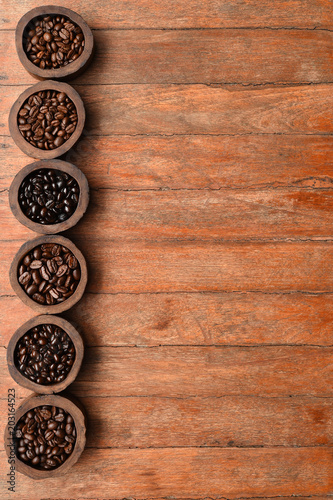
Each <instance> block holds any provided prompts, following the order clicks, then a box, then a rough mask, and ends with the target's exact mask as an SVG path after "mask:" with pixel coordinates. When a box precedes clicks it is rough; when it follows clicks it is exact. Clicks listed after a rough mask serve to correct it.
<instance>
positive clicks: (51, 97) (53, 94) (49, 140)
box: [17, 52, 78, 196]
mask: <svg viewBox="0 0 333 500" xmlns="http://www.w3.org/2000/svg"><path fill="white" fill-rule="evenodd" d="M61 53H62V52H61ZM63 94H64V92H60V93H58V92H57V91H56V90H41V91H40V92H37V93H36V94H32V95H30V96H29V97H28V98H27V99H26V101H25V102H24V103H23V105H22V107H21V109H20V110H19V112H18V118H17V124H18V128H19V130H20V132H21V134H22V136H23V137H24V138H25V140H26V141H28V142H30V144H32V145H33V146H34V147H36V146H37V147H38V148H40V149H46V150H50V149H56V148H59V147H60V146H61V145H62V144H63V143H64V142H66V141H67V140H68V139H69V138H70V137H71V135H72V134H73V132H74V131H75V129H76V126H77V122H78V116H77V111H76V107H75V105H74V103H73V101H72V100H71V99H70V98H69V97H68V96H67V95H66V94H65V99H63ZM59 95H60V96H61V101H60V100H59ZM24 110H28V111H29V114H26V113H24V114H23V111H24ZM28 191H29V189H28ZM31 194H36V193H31V191H30V195H31ZM26 196H28V194H27V195H26Z"/></svg>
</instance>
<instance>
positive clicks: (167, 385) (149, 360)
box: [73, 346, 333, 397]
mask: <svg viewBox="0 0 333 500" xmlns="http://www.w3.org/2000/svg"><path fill="white" fill-rule="evenodd" d="M332 362H333V349H332V348H330V347H327V348H314V347H267V346H266V347H258V348H257V347H256V348H232V347H230V348H228V347H225V348H216V347H215V348H214V347H156V348H149V349H144V348H141V349H138V348H124V347H117V348H110V347H103V348H99V347H96V348H94V347H91V348H88V349H87V355H86V360H85V364H84V366H83V367H82V370H81V372H80V375H79V377H78V379H77V380H76V381H75V382H74V384H73V389H74V388H75V391H76V394H77V395H78V396H87V395H94V396H95V395H98V396H113V395H117V396H120V395H121V396H132V395H144V396H145V395H154V396H171V397H173V396H175V397H179V396H180V397H181V396H183V395H184V394H185V395H187V396H205V397H211V396H214V397H215V396H224V395H246V394H252V395H266V396H281V395H283V396H285V395H289V394H294V395H295V394H298V395H313V396H328V397H332V395H333V393H332V385H331V384H332V382H333V373H332ZM101 367H102V368H101ZM105 380H108V381H110V384H104V383H103V381H105Z"/></svg>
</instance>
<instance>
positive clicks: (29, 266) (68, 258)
mask: <svg viewBox="0 0 333 500" xmlns="http://www.w3.org/2000/svg"><path fill="white" fill-rule="evenodd" d="M36 257H38V259H37V258H36ZM17 279H18V282H19V284H20V285H21V287H22V288H23V290H24V291H25V292H26V293H27V295H29V296H30V297H31V298H32V299H33V300H34V301H35V302H37V303H38V304H42V305H44V304H47V305H53V304H58V303H60V302H64V301H65V300H67V299H68V298H69V297H70V296H71V295H73V293H74V292H75V290H76V288H77V286H78V284H79V282H80V279H81V269H80V264H79V262H78V260H77V258H76V257H75V255H73V253H72V252H71V251H70V250H68V248H66V247H63V246H61V245H57V244H54V243H47V244H43V245H40V246H38V247H36V248H34V249H33V250H31V251H30V252H29V253H28V254H27V255H26V256H25V257H24V258H23V259H22V261H21V262H20V263H19V266H18V275H17Z"/></svg>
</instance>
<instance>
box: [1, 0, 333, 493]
mask: <svg viewBox="0 0 333 500" xmlns="http://www.w3.org/2000/svg"><path fill="white" fill-rule="evenodd" d="M34 6H35V4H33V3H32V2H31V1H30V0H24V1H22V2H12V1H9V0H3V1H2V5H1V7H2V12H1V14H2V15H1V16H0V17H1V18H0V50H1V48H2V50H1V52H2V64H1V68H0V78H1V80H0V164H1V168H0V229H1V234H0V267H1V272H0V322H1V329H0V346H1V348H0V366H1V367H2V369H1V373H2V377H1V379H0V388H1V389H0V392H1V394H0V419H1V422H2V423H1V425H2V426H3V425H4V424H5V423H6V419H7V401H6V396H7V390H8V388H9V387H14V388H15V389H16V395H17V403H19V402H20V400H21V399H22V398H23V397H24V396H26V395H27V394H28V391H26V390H24V389H21V388H19V387H17V385H16V384H14V382H13V381H12V380H11V379H10V378H9V374H8V372H7V370H6V369H5V364H6V363H5V357H6V349H5V347H6V346H7V343H8V341H9V338H10V336H11V334H12V333H13V332H14V330H15V329H16V328H18V327H19V326H20V325H21V324H22V323H23V322H24V321H26V320H27V319H28V318H30V317H32V316H33V315H34V313H33V312H32V311H30V310H29V309H28V308H27V307H26V306H24V305H23V304H22V303H21V302H20V301H19V299H18V298H17V297H15V296H14V295H13V292H12V290H11V288H10V286H9V281H8V269H9V265H10V262H11V260H12V258H13V256H14V254H15V252H16V250H17V249H18V248H19V247H20V246H21V244H22V243H23V242H24V241H25V240H27V239H28V238H32V237H33V236H34V234H33V233H31V232H30V231H29V230H28V229H26V228H24V227H22V226H20V225H19V223H18V222H17V221H16V220H15V219H14V217H13V216H12V215H11V213H10V211H9V207H8V200H7V195H8V188H9V186H10V183H11V180H12V178H13V176H14V175H15V174H16V173H17V172H18V170H19V169H20V168H22V167H23V166H24V165H26V164H27V163H29V162H31V161H32V160H30V159H29V158H27V157H25V156H24V155H23V154H22V153H21V152H20V151H19V150H18V148H16V146H15V145H14V144H13V141H12V140H11V138H10V137H9V133H8V125H7V119H8V113H9V109H10V107H11V105H12V104H13V102H14V100H15V99H16V98H17V97H18V95H19V94H20V93H21V92H22V91H23V89H24V88H26V87H28V86H30V85H31V84H33V83H35V80H33V79H32V78H31V77H30V76H29V75H27V74H26V73H24V71H23V69H22V68H21V67H20V65H19V63H18V59H17V56H16V53H15V50H14V39H13V33H14V32H13V30H14V29H15V26H16V22H17V20H18V19H19V18H20V17H21V15H23V14H24V13H25V12H26V11H27V10H28V9H29V8H32V7H34ZM66 6H67V7H69V8H72V9H74V10H76V11H78V12H79V13H80V14H82V15H83V17H84V18H85V19H86V21H87V22H88V23H89V24H90V26H91V27H92V28H93V30H94V35H95V38H96V41H97V51H96V58H95V60H94V62H93V64H92V66H91V67H90V68H89V70H88V71H87V72H86V73H85V74H84V75H83V76H81V77H80V78H79V79H77V80H76V81H75V82H73V84H74V86H75V88H76V89H77V90H78V91H79V92H80V94H81V95H82V97H83V99H84V102H85V105H86V108H87V111H88V119H87V124H86V129H85V131H84V134H83V137H82V140H81V141H80V142H79V143H78V145H77V146H76V147H75V148H74V150H73V151H71V152H69V153H68V154H67V155H66V157H65V158H64V159H67V160H68V161H72V162H73V163H75V164H76V165H77V166H78V167H80V168H82V170H83V171H84V173H85V174H86V175H87V178H88V180H89V183H90V186H91V188H92V196H91V205H90V208H89V211H88V213H87V214H86V216H85V218H84V219H83V220H82V222H81V223H80V224H79V225H78V226H77V227H76V228H75V229H73V230H71V231H68V233H66V236H68V237H70V238H73V240H74V242H75V243H77V244H78V246H79V248H80V249H81V250H82V251H83V252H84V254H85V256H86V257H87V260H88V263H89V267H90V281H89V285H88V289H87V290H88V292H87V293H86V295H85V297H84V298H83V300H82V301H81V302H80V303H79V304H77V305H76V306H75V307H74V308H73V310H71V311H68V312H67V313H66V314H65V316H66V318H67V319H69V320H73V321H75V322H77V323H78V324H79V326H81V327H82V335H83V338H84V341H85V345H86V358H85V360H84V364H83V368H82V371H81V373H80V375H79V377H78V379H77V381H76V382H75V383H74V384H73V385H72V386H71V388H70V390H71V392H72V393H73V394H74V395H76V396H78V397H79V398H80V399H81V401H82V402H83V403H84V405H85V406H86V409H87V413H88V418H89V432H88V448H87V450H86V451H85V453H84V454H83V456H82V459H81V460H80V461H79V463H78V464H77V465H76V466H75V467H74V468H73V470H72V471H71V472H70V473H69V474H67V475H66V477H65V478H64V480H63V481H61V482H59V480H56V479H55V480H47V481H44V482H43V483H38V485H37V488H36V483H34V482H33V481H32V480H30V479H27V478H25V477H23V476H21V475H19V476H18V477H17V482H16V484H17V488H16V493H15V494H13V493H11V492H8V491H7V486H6V480H7V478H6V473H7V472H8V464H7V462H6V459H5V456H4V453H3V452H0V464H1V470H2V475H1V483H0V498H1V499H4V500H7V498H11V499H14V500H45V499H46V498H48V499H53V500H64V499H65V498H66V499H75V500H78V499H79V498H80V500H81V499H82V500H88V499H89V500H93V499H94V500H101V499H102V498H103V499H105V500H111V499H112V500H121V499H123V498H133V499H135V500H145V499H154V500H157V499H158V500H162V499H165V498H170V497H172V498H175V499H182V500H186V499H187V500H194V499H196V500H199V499H200V500H203V499H204V498H211V499H213V500H217V499H220V498H223V499H236V498H237V499H240V498H252V499H254V498H257V497H259V498H260V499H263V498H266V497H269V498H271V497H280V498H281V499H282V500H284V498H285V500H286V498H288V499H289V500H291V499H292V498H294V496H298V498H299V500H305V498H309V497H314V498H316V499H317V500H319V499H324V498H325V499H327V500H328V499H330V498H331V495H332V494H333V474H332V464H333V461H332V431H333V425H332V409H333V408H332V404H333V393H332V354H333V347H332V346H333V341H332V335H333V333H332V332H333V329H332V321H333V319H332V318H333V314H332V313H333V304H332V300H333V299H332V297H333V295H332V292H333V279H332V278H333V274H332V264H331V263H332V257H333V255H332V248H333V247H332V236H333V234H332V215H331V212H332V185H333V184H332V179H333V170H332V168H333V167H332V152H333V139H332V131H333V113H332V109H333V108H332V84H331V83H330V82H332V81H333V80H332V76H333V75H332V65H331V45H332V29H333V11H332V9H331V2H329V1H328V0H314V1H312V0H311V1H310V0H302V1H300V0H289V1H287V2H286V1H280V0H276V1H274V2H273V1H270V0H260V1H259V0H246V1H238V0H237V1H235V2H230V1H227V0H216V1H214V2H203V1H199V0H190V1H189V2H179V1H175V0H171V1H170V2H167V3H166V2H161V0H138V1H136V2H128V1H127V0H126V1H125V0H115V1H114V2H112V3H110V2H109V1H106V0H102V1H101V2H98V3H97V4H94V5H92V4H91V2H86V3H85V4H83V3H82V2H81V3H79V2H76V1H74V0H73V1H70V2H69V3H68V2H67V3H66ZM263 84H264V85H263ZM1 434H2V433H1ZM3 444H4V443H3V437H2V436H1V437H0V446H1V448H2V449H3ZM60 486H61V492H60V490H59V487H60Z"/></svg>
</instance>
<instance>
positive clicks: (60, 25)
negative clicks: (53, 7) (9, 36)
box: [23, 15, 85, 69]
mask: <svg viewBox="0 0 333 500" xmlns="http://www.w3.org/2000/svg"><path fill="white" fill-rule="evenodd" d="M23 38H24V41H23V48H24V51H25V53H26V55H27V57H28V59H30V61H31V62H32V63H33V64H35V65H36V66H38V67H39V68H41V69H57V68H61V67H62V66H67V64H70V63H72V62H74V61H75V60H76V59H78V58H79V57H80V55H81V54H82V52H83V50H84V44H85V40H84V35H83V33H82V30H81V28H80V26H78V25H77V24H76V23H74V22H73V21H71V19H69V18H68V17H65V16H57V15H48V16H42V17H35V18H34V19H33V20H32V21H31V22H30V23H29V25H28V26H27V28H26V29H25V31H24V34H23Z"/></svg>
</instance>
